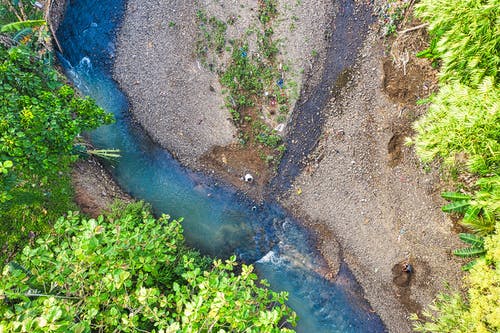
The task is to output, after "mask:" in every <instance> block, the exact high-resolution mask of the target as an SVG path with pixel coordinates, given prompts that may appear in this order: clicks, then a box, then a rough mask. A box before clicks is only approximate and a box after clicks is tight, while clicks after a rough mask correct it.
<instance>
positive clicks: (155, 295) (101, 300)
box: [0, 203, 295, 332]
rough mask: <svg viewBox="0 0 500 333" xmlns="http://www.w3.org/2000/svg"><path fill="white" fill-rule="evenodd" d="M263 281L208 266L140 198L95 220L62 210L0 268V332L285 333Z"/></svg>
mask: <svg viewBox="0 0 500 333" xmlns="http://www.w3.org/2000/svg"><path fill="white" fill-rule="evenodd" d="M235 268H236V269H238V270H241V273H240V274H237V273H236V272H235ZM265 286H266V283H265V282H257V277H256V275H255V274H254V273H253V271H252V267H251V266H246V265H242V266H238V265H237V264H236V263H235V259H234V258H231V259H229V260H226V261H224V262H223V261H221V260H215V261H214V262H213V264H211V265H208V262H207V260H206V259H204V258H202V257H201V256H200V255H199V254H197V253H196V252H193V251H191V250H188V249H187V248H186V247H185V246H184V239H183V236H182V227H181V224H180V223H179V222H178V221H175V220H169V218H168V216H165V215H164V216H162V217H161V218H159V219H158V220H156V219H155V218H153V217H152V216H151V214H150V212H149V211H148V210H147V209H144V207H143V206H142V204H141V203H138V204H134V205H131V206H129V207H128V208H125V209H123V208H121V209H119V210H117V211H115V213H114V214H112V215H110V216H109V217H102V216H101V217H99V218H98V219H95V220H94V219H90V220H87V219H85V218H82V217H81V216H79V215H78V214H76V213H70V214H68V216H67V217H63V218H60V219H59V220H58V221H57V223H56V224H55V232H54V234H53V235H47V236H45V237H42V238H40V239H38V240H37V245H36V247H26V248H25V249H24V250H23V252H22V254H21V255H20V256H19V258H18V261H17V262H12V263H10V264H9V265H7V266H5V267H4V269H3V275H2V279H1V280H0V331H5V332H12V331H15V332H68V331H76V332H90V331H95V332H97V331H106V332H112V331H120V332H138V331H139V332H141V331H148V332H203V331H205V332H206V331H222V330H223V331H226V332H229V331H231V332H237V331H245V332H278V331H289V330H287V329H282V328H281V327H283V326H284V325H285V324H286V323H287V322H288V323H293V322H294V320H295V315H294V313H293V312H292V311H291V310H290V309H289V308H288V307H287V306H286V305H284V301H285V298H286V294H284V293H275V292H272V291H269V290H268V289H267V288H265Z"/></svg>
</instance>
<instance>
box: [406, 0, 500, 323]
mask: <svg viewBox="0 0 500 333" xmlns="http://www.w3.org/2000/svg"><path fill="white" fill-rule="evenodd" d="M416 8H417V13H418V15H419V16H420V17H421V18H423V19H424V20H426V21H428V23H429V30H430V32H431V36H432V37H433V41H432V42H431V47H430V48H429V49H428V50H426V51H424V52H421V53H420V55H421V56H426V57H429V58H431V59H433V60H434V61H436V60H437V59H440V60H441V64H442V68H441V77H442V81H441V87H440V91H439V92H438V94H437V96H435V97H434V98H432V99H431V101H432V105H431V106H430V109H429V112H428V113H427V114H426V115H425V116H424V117H423V118H422V119H420V120H419V121H418V122H417V123H416V124H415V129H416V131H417V136H416V138H415V140H414V141H415V145H416V150H417V153H418V154H419V156H420V157H421V159H422V160H424V161H426V162H429V161H431V160H433V159H435V158H442V159H443V160H444V162H445V163H446V164H448V165H453V166H457V165H458V164H459V163H460V162H465V163H466V165H467V167H468V171H469V172H472V173H476V174H479V175H481V176H482V178H481V179H480V180H479V181H478V183H477V184H476V185H477V186H478V187H475V188H473V189H471V190H472V191H473V192H474V191H475V193H472V194H471V195H464V194H462V193H456V192H446V193H444V194H443V197H445V198H447V199H449V200H452V203H450V204H448V205H446V206H444V207H443V210H444V211H447V212H459V213H462V214H464V218H463V220H462V224H463V225H465V226H466V227H468V228H469V229H471V230H472V231H473V232H475V233H476V234H475V235H474V234H461V235H460V238H461V239H462V240H463V241H464V242H466V243H468V244H469V245H471V247H469V248H466V249H458V250H456V251H455V252H454V253H455V254H457V255H459V256H464V257H470V256H475V255H484V256H482V257H481V258H479V259H476V260H475V261H473V262H471V263H469V264H467V265H465V266H464V268H465V269H470V272H471V273H470V275H469V276H468V277H467V284H468V287H469V290H468V294H467V296H468V297H467V299H463V298H462V297H461V296H460V295H458V294H455V295H445V294H443V295H440V296H439V297H438V299H437V301H436V303H435V304H434V305H433V306H431V307H430V310H428V311H426V312H424V317H425V318H426V319H427V320H428V322H427V323H419V324H417V326H416V328H417V330H418V331H422V332H499V331H500V272H499V265H500V262H499V261H500V237H499V233H500V222H499V221H500V176H499V174H500V89H499V88H498V82H499V80H498V69H499V68H500V56H499V51H500V25H499V24H498V23H499V21H498V18H499V17H500V1H499V0H463V1H451V0H422V1H421V2H420V3H419V4H417V5H416ZM458 170H459V171H460V172H463V171H464V170H460V169H458ZM492 233H493V234H492ZM483 237H484V238H483ZM483 239H484V242H483Z"/></svg>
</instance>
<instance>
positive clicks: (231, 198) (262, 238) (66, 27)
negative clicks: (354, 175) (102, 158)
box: [58, 0, 384, 332]
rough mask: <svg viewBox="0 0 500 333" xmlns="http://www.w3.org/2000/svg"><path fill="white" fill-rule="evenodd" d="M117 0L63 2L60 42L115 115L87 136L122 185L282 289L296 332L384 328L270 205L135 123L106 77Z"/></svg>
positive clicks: (216, 252) (70, 72) (85, 86)
mask: <svg viewBox="0 0 500 333" xmlns="http://www.w3.org/2000/svg"><path fill="white" fill-rule="evenodd" d="M123 9H124V2H123V0H115V1H112V0H100V1H95V0H79V1H69V2H68V8H67V12H66V16H65V19H64V21H63V22H62V24H61V26H60V28H59V31H58V39H59V41H60V43H61V45H62V48H63V52H64V54H63V55H62V56H61V57H60V59H61V62H62V63H63V66H64V67H65V69H66V73H67V76H68V77H69V78H70V80H72V81H73V82H74V83H75V85H76V86H77V87H78V88H79V89H80V90H81V91H82V92H83V93H84V94H86V95H89V96H91V97H93V98H94V99H95V100H96V101H97V103H98V104H99V105H100V106H102V107H103V108H105V109H106V110H107V111H109V112H112V113H113V114H114V115H115V117H116V123H115V124H113V125H110V126H104V127H101V128H99V129H98V130H96V131H94V132H92V133H90V136H91V139H92V142H93V143H94V145H95V146H97V147H99V148H113V149H115V148H116V149H120V150H121V155H122V157H121V158H120V159H119V161H118V162H117V163H113V164H110V165H108V167H109V170H110V171H111V173H112V174H113V176H114V177H115V179H116V180H117V181H118V183H119V184H120V185H121V186H122V188H123V189H124V190H125V191H127V192H129V193H130V194H131V195H133V196H134V197H135V198H139V199H144V200H145V201H147V202H149V203H151V204H152V205H153V207H154V209H155V211H156V213H158V214H159V213H168V214H170V215H171V216H173V217H180V216H182V217H184V222H183V225H184V229H185V236H186V240H187V242H188V244H190V245H191V246H193V247H195V248H198V249H199V250H200V251H202V252H203V253H206V254H210V255H213V256H219V257H228V256H229V255H230V254H232V253H236V254H237V256H238V258H239V260H241V261H244V262H248V263H254V264H255V266H256V270H257V271H258V273H259V275H260V276H261V277H262V278H265V279H267V280H268V281H269V282H270V283H271V286H272V288H273V289H275V290H286V291H288V292H289V294H290V297H289V305H290V306H291V307H292V308H293V309H294V310H295V311H296V312H297V313H298V315H299V318H300V319H299V324H298V327H297V331H299V332H383V331H384V327H383V324H382V323H381V321H380V319H379V318H378V317H377V316H376V315H374V314H373V313H371V312H370V308H369V306H368V305H367V303H366V302H365V301H364V300H363V299H362V297H360V296H359V295H360V290H359V287H358V286H357V285H356V283H355V281H354V278H353V277H352V275H351V273H350V272H349V270H348V269H347V267H346V266H345V265H343V266H342V268H341V271H340V273H339V276H338V278H337V279H336V282H334V283H332V282H330V281H327V280H326V279H324V278H323V277H322V276H321V275H320V274H318V273H317V271H320V269H321V268H325V263H324V262H323V260H322V259H321V257H320V256H319V255H318V253H317V252H316V251H315V250H314V246H313V240H311V239H310V237H309V235H308V233H307V231H306V230H304V229H303V228H301V227H300V226H299V224H298V223H297V221H295V220H294V219H293V217H292V216H290V215H289V214H288V213H287V212H286V211H285V210H283V209H282V208H281V207H280V206H279V205H277V204H275V203H269V202H268V203H264V204H257V203H255V202H253V201H251V200H250V199H248V198H246V197H245V196H243V195H242V194H241V193H239V192H237V191H236V190H235V189H233V188H231V187H230V186H227V185H223V184H218V183H217V182H216V181H215V180H214V179H211V178H210V177H207V176H205V175H203V174H200V173H194V172H191V171H189V170H186V169H185V168H183V167H182V166H180V165H179V163H178V162H177V161H176V160H174V159H173V158H172V156H171V155H170V154H169V153H168V152H166V151H164V150H162V149H161V148H160V147H158V146H157V145H155V144H154V143H153V142H152V141H151V140H150V139H149V138H148V137H147V135H145V133H144V131H143V130H142V129H141V128H140V127H138V126H136V125H134V124H133V122H132V121H131V117H130V115H129V112H128V103H127V99H126V98H125V96H124V95H123V94H122V93H121V92H120V90H119V89H118V87H117V85H116V83H115V82H114V81H113V80H112V79H111V78H110V68H111V65H112V61H113V57H114V44H113V38H114V34H115V32H116V27H117V25H118V24H119V21H120V18H121V16H122V14H123Z"/></svg>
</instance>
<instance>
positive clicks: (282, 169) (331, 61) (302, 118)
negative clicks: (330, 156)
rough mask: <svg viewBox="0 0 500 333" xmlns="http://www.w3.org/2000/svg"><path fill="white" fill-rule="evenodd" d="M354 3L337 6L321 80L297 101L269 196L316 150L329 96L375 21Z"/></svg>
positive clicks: (368, 9)
mask: <svg viewBox="0 0 500 333" xmlns="http://www.w3.org/2000/svg"><path fill="white" fill-rule="evenodd" d="M354 2H355V1H353V0H341V1H339V3H338V8H339V11H338V13H337V15H336V17H335V18H334V19H333V21H332V25H331V31H332V34H331V37H330V46H329V49H328V51H327V58H326V61H325V64H324V72H323V75H322V77H321V81H320V82H319V83H318V85H317V86H316V87H315V88H314V89H313V90H312V92H311V96H310V97H309V98H307V97H304V96H301V99H299V100H298V101H297V105H296V107H295V110H294V112H293V116H292V119H291V123H290V125H289V126H288V128H289V129H290V132H289V133H288V135H287V138H286V140H285V141H286V147H287V150H286V152H285V154H284V155H283V158H282V160H281V163H280V166H279V168H278V172H277V175H276V176H275V177H274V178H273V179H272V181H271V183H270V186H269V194H270V196H271V197H277V196H279V195H281V194H283V193H284V192H286V191H287V190H288V189H289V188H290V186H291V184H292V182H293V180H294V179H295V177H297V175H298V174H299V173H300V171H301V170H302V168H303V167H304V164H305V162H306V158H307V156H308V155H309V154H310V153H311V152H312V151H313V150H314V148H315V147H316V144H317V143H318V141H319V138H320V135H321V132H322V128H323V123H324V114H323V113H324V108H325V107H326V105H327V103H328V101H329V99H330V97H331V96H332V95H334V94H337V93H338V92H339V91H340V89H341V88H342V87H343V85H345V83H346V81H347V80H346V75H348V73H349V71H350V68H351V67H352V66H353V65H354V64H355V62H356V58H357V56H358V51H359V48H360V47H361V45H362V44H363V42H364V39H365V36H366V35H367V32H368V28H369V26H370V24H371V23H373V22H374V17H373V16H372V7H371V6H370V5H369V4H365V3H363V4H360V5H356V4H355V3H354ZM304 98H305V100H304Z"/></svg>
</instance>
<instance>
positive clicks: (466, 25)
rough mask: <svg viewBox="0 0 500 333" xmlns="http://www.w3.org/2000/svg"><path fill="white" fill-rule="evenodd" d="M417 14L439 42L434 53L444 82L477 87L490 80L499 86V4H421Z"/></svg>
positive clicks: (440, 0) (467, 0) (426, 0)
mask: <svg viewBox="0 0 500 333" xmlns="http://www.w3.org/2000/svg"><path fill="white" fill-rule="evenodd" d="M416 12H417V14H418V15H419V16H420V18H422V19H423V20H425V21H427V22H429V32H430V33H431V35H432V36H434V37H436V38H437V42H436V45H435V46H436V47H435V48H434V51H435V53H436V55H437V57H439V58H440V59H441V61H442V67H441V74H442V78H443V80H444V81H447V80H457V79H458V80H459V81H460V82H461V83H464V84H467V85H471V86H474V87H475V86H477V85H479V84H480V83H481V82H482V81H483V80H484V79H485V78H487V77H490V78H492V79H493V81H494V83H495V84H498V79H499V76H498V75H499V72H498V70H499V69H500V56H499V50H500V39H499V37H498V36H500V24H499V22H498V18H499V17H500V1H499V0H460V1H450V0H422V1H420V3H419V4H418V5H417V6H416Z"/></svg>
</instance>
